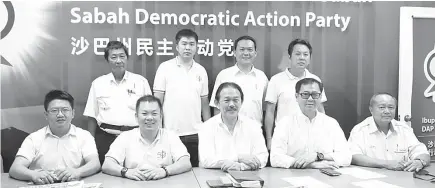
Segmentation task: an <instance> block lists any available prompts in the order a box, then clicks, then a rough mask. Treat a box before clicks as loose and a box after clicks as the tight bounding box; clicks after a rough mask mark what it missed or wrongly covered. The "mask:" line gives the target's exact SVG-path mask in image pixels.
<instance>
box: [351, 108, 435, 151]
mask: <svg viewBox="0 0 435 188" xmlns="http://www.w3.org/2000/svg"><path fill="white" fill-rule="evenodd" d="M391 125H392V126H391V127H390V130H388V133H387V135H385V134H384V133H383V132H382V131H379V129H378V128H377V126H376V123H375V121H374V119H373V116H370V117H368V118H366V119H365V120H364V121H362V122H361V123H359V124H358V125H356V126H355V127H354V128H353V129H352V131H351V133H350V137H349V145H350V147H351V152H352V154H353V155H354V154H363V155H366V156H368V157H372V158H375V159H380V160H409V159H411V160H412V159H415V158H416V157H417V156H418V155H420V154H429V152H428V151H427V148H426V146H425V145H424V144H423V143H421V142H419V141H418V140H417V137H416V136H415V134H414V131H413V129H412V128H411V127H410V126H408V125H407V124H405V123H403V122H400V121H396V120H394V119H393V120H392V121H391Z"/></svg>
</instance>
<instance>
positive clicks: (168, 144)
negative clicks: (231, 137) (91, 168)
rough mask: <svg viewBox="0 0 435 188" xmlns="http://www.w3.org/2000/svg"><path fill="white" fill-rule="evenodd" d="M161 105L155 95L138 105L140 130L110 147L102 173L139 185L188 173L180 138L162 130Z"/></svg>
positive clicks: (117, 140)
mask: <svg viewBox="0 0 435 188" xmlns="http://www.w3.org/2000/svg"><path fill="white" fill-rule="evenodd" d="M162 118H163V111H162V103H161V102H160V100H159V99H158V98H156V97H154V96H152V95H145V96H143V97H141V98H139V99H138V100H137V102H136V120H137V122H138V123H139V128H136V129H133V130H130V131H126V132H123V133H121V134H120V135H119V136H118V137H117V138H116V139H115V141H114V142H113V143H112V145H111V146H110V149H109V151H108V152H107V154H106V158H105V160H104V163H103V172H104V173H107V174H110V175H114V176H122V177H124V178H129V179H133V180H137V181H145V180H158V179H162V178H165V177H168V176H170V175H175V174H180V173H183V172H186V171H189V170H190V169H191V168H192V166H191V164H190V155H189V153H188V152H187V149H186V147H185V146H184V145H183V143H182V142H181V140H180V138H179V137H178V136H177V135H176V134H175V133H173V132H170V131H169V130H167V129H163V128H161V127H162Z"/></svg>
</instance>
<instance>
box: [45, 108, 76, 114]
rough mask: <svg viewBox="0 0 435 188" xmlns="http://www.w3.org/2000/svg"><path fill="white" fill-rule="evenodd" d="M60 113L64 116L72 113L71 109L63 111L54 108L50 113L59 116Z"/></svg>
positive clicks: (63, 109)
mask: <svg viewBox="0 0 435 188" xmlns="http://www.w3.org/2000/svg"><path fill="white" fill-rule="evenodd" d="M59 111H61V112H62V114H67V113H69V112H71V109H69V108H62V109H59V108H53V109H49V110H48V113H49V114H51V115H57V114H59Z"/></svg>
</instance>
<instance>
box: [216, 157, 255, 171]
mask: <svg viewBox="0 0 435 188" xmlns="http://www.w3.org/2000/svg"><path fill="white" fill-rule="evenodd" d="M242 165H246V166H248V168H246V169H245V168H243V167H242ZM260 167H261V162H260V160H258V158H257V157H256V156H254V155H239V156H238V159H237V161H230V160H224V161H223V162H222V166H221V170H223V171H228V170H257V169H259V168H260Z"/></svg>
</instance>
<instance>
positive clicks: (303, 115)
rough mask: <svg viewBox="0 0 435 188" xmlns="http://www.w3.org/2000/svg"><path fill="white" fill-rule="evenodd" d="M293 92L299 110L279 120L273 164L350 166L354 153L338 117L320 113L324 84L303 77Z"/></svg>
mask: <svg viewBox="0 0 435 188" xmlns="http://www.w3.org/2000/svg"><path fill="white" fill-rule="evenodd" d="M295 90H296V93H295V94H294V95H295V97H296V100H297V102H298V105H299V108H300V111H299V112H298V113H294V114H292V115H290V116H287V117H285V118H284V119H282V120H281V121H279V122H278V125H277V126H276V128H275V134H274V135H273V138H272V149H271V154H270V160H271V165H272V166H273V167H281V168H331V169H336V168H339V167H340V166H349V165H350V162H351V159H352V156H351V154H350V151H349V147H348V144H347V141H346V137H345V136H344V133H343V130H342V129H341V127H340V125H339V124H338V122H337V120H335V119H334V118H332V117H329V116H327V115H326V114H324V113H320V112H319V111H318V110H317V109H318V106H319V105H320V101H321V96H322V92H323V85H322V83H320V82H319V81H318V80H317V79H314V78H304V79H302V80H299V81H298V82H297V83H296V86H295Z"/></svg>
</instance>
